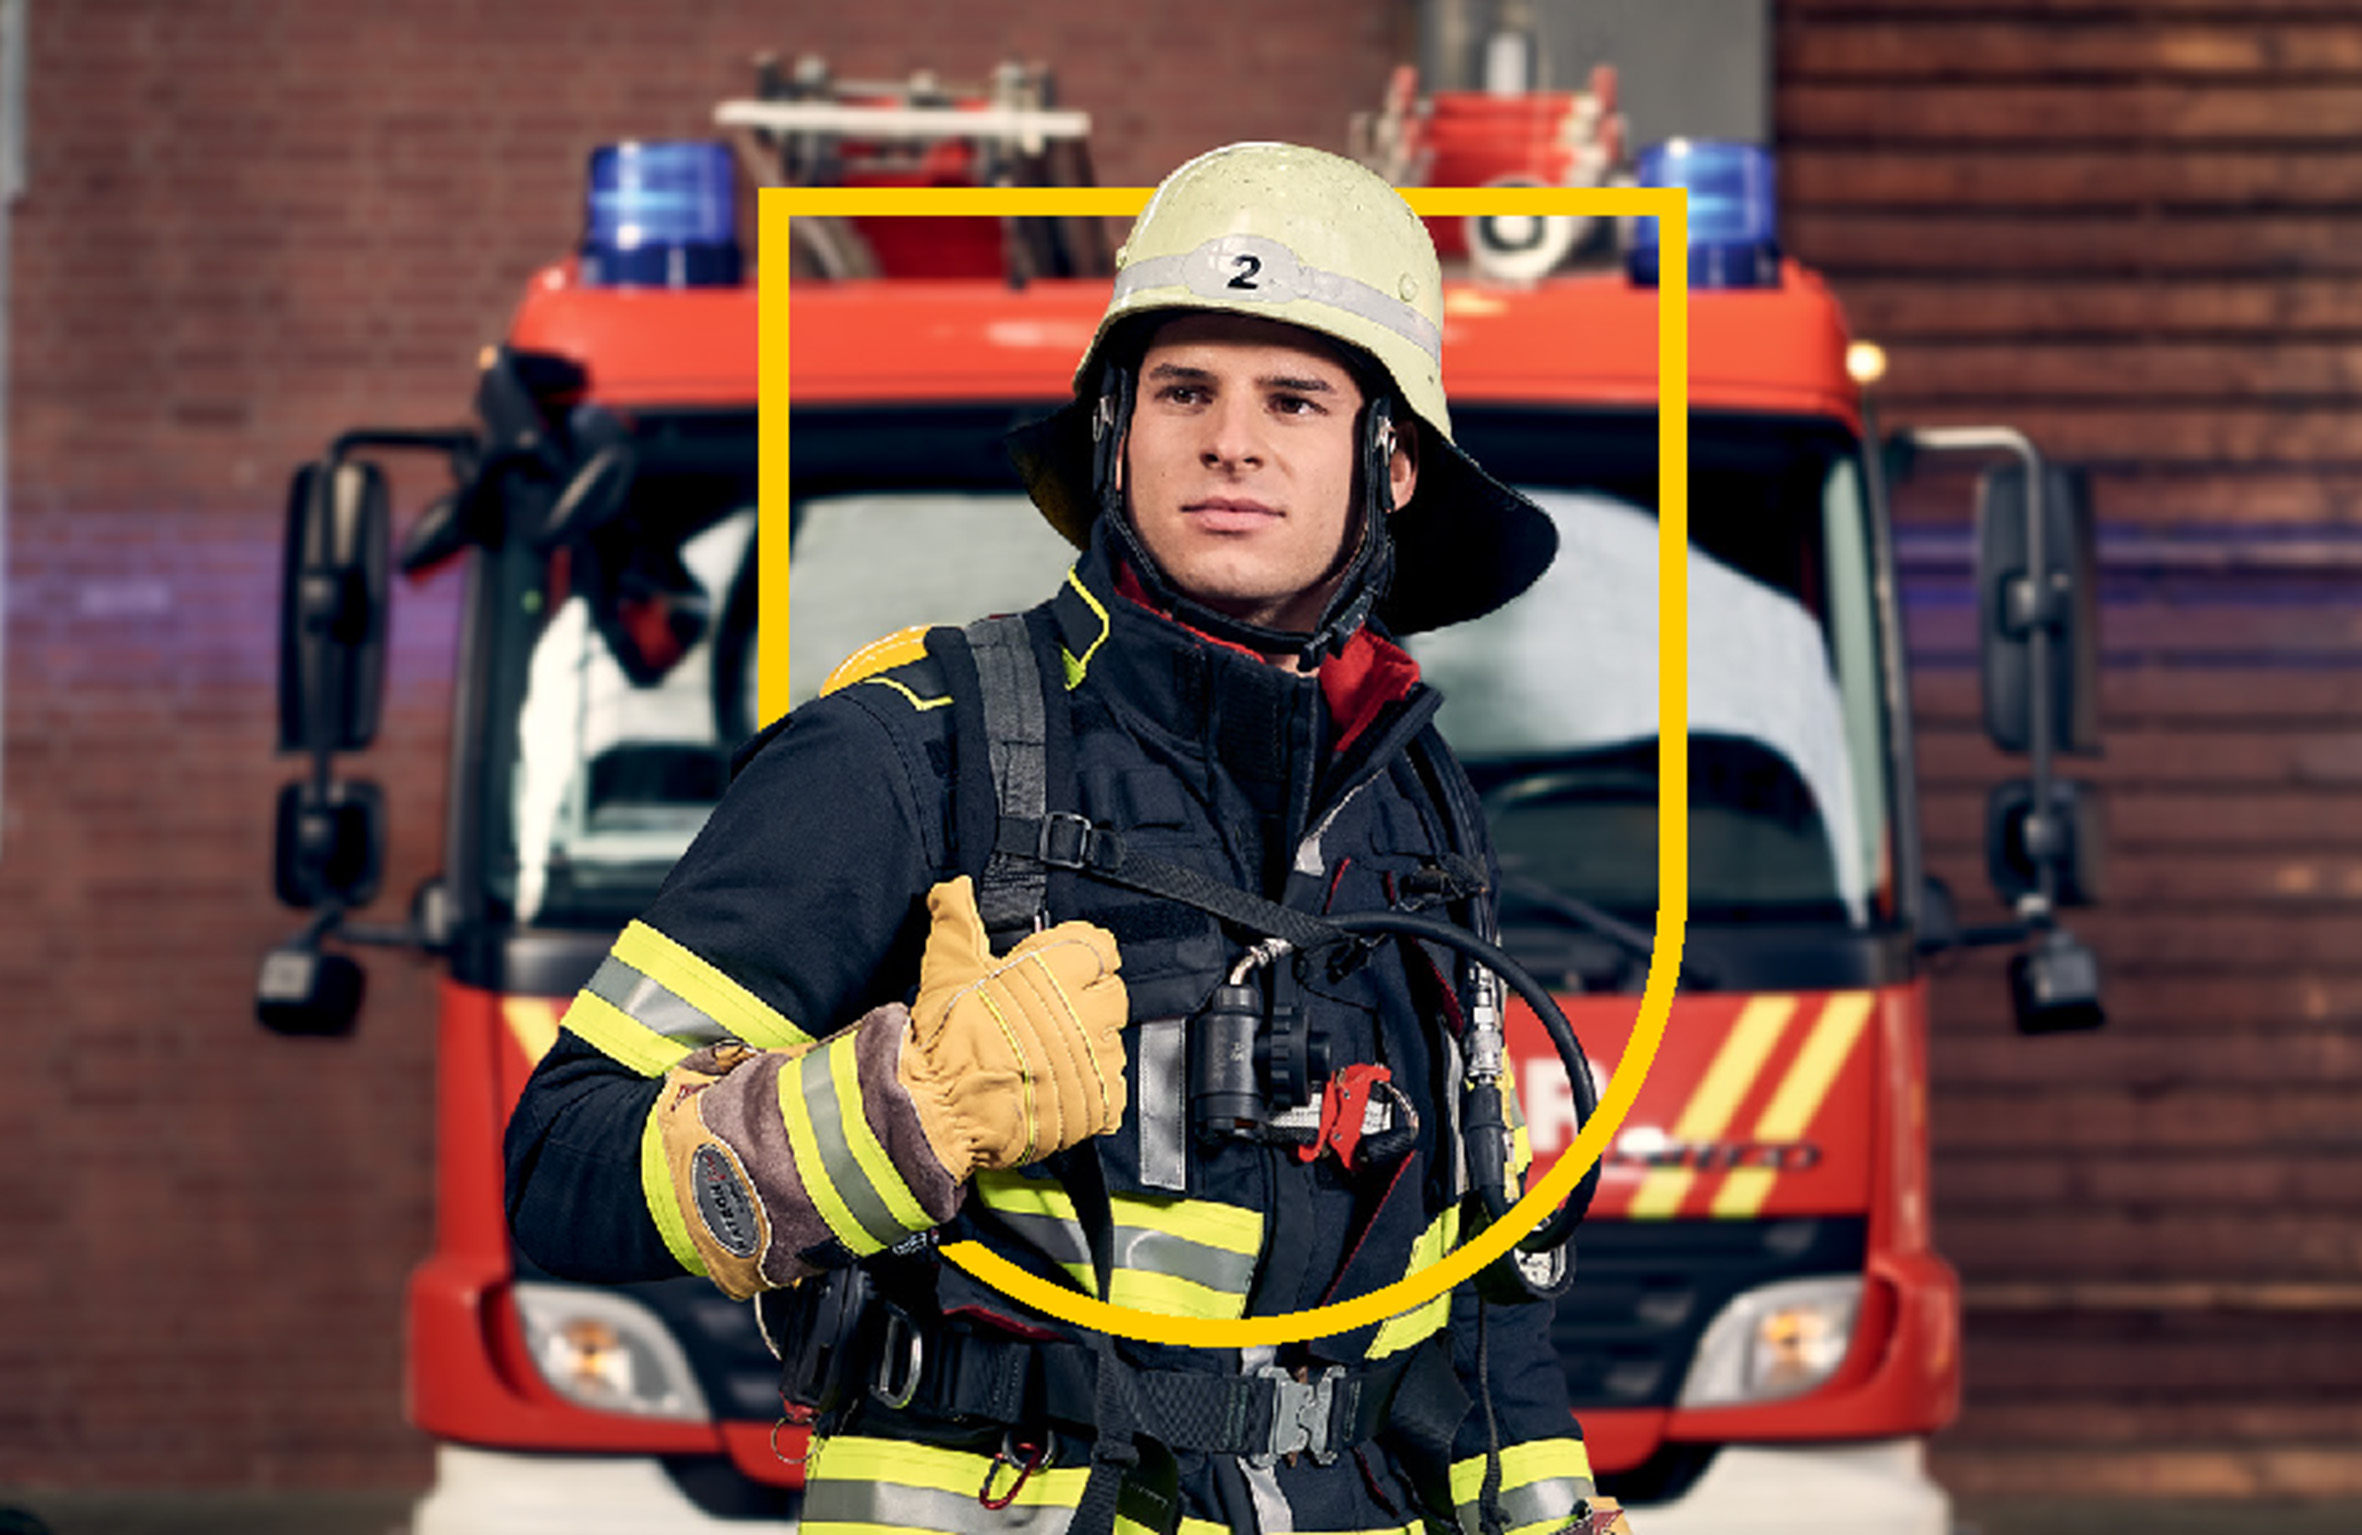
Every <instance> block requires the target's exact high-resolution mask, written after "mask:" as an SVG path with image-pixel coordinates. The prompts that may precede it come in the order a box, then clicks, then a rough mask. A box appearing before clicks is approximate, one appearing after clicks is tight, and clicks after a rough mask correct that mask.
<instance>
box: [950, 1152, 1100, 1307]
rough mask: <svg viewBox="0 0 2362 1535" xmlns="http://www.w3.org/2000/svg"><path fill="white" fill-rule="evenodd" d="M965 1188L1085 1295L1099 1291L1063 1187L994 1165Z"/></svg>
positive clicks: (1088, 1241)
mask: <svg viewBox="0 0 2362 1535" xmlns="http://www.w3.org/2000/svg"><path fill="white" fill-rule="evenodd" d="M968 1188H969V1191H970V1192H971V1193H972V1194H974V1196H975V1197H976V1199H977V1200H978V1201H979V1202H981V1203H982V1204H983V1205H984V1206H985V1207H986V1208H987V1209H989V1210H991V1211H992V1213H993V1214H994V1215H995V1216H997V1217H999V1219H1000V1221H1001V1224H1003V1225H1005V1226H1007V1227H1008V1228H1009V1230H1011V1231H1012V1232H1014V1233H1016V1234H1017V1235H1018V1236H1019V1237H1021V1238H1023V1239H1024V1241H1025V1244H1026V1245H1027V1246H1029V1247H1031V1248H1032V1249H1033V1250H1034V1251H1036V1252H1038V1253H1040V1254H1041V1255H1042V1256H1043V1257H1045V1258H1047V1259H1049V1260H1050V1261H1051V1262H1052V1263H1055V1264H1057V1265H1058V1266H1059V1267H1060V1268H1062V1269H1064V1270H1066V1272H1067V1273H1068V1274H1069V1275H1071V1276H1072V1277H1073V1279H1074V1282H1075V1287H1076V1288H1077V1289H1080V1290H1081V1291H1082V1292H1083V1293H1084V1294H1086V1295H1089V1294H1091V1293H1093V1292H1094V1291H1096V1290H1097V1289H1098V1278H1097V1273H1096V1270H1094V1268H1093V1267H1092V1264H1091V1239H1090V1237H1089V1236H1087V1235H1086V1234H1085V1233H1084V1231H1083V1223H1082V1222H1081V1221H1080V1220H1078V1219H1077V1218H1076V1217H1075V1213H1074V1200H1073V1199H1072V1198H1071V1197H1070V1196H1069V1195H1068V1194H1067V1192H1066V1190H1065V1189H1063V1188H1061V1187H1059V1186H1058V1185H1057V1184H1055V1183H1052V1182H1051V1181H1049V1180H1048V1179H1047V1178H1028V1177H1026V1176H1025V1175H1024V1174H1022V1173H1019V1172H1015V1171H1013V1170H1002V1169H997V1168H988V1169H986V1170H985V1171H983V1172H980V1173H978V1174H976V1176H975V1178H974V1179H973V1180H971V1181H970V1183H969V1185H968Z"/></svg>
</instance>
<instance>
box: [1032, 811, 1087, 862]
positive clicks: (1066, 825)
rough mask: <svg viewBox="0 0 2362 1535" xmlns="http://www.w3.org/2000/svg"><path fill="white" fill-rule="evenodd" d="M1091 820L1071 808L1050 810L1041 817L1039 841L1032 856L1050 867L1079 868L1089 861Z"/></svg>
mask: <svg viewBox="0 0 2362 1535" xmlns="http://www.w3.org/2000/svg"><path fill="white" fill-rule="evenodd" d="M1092 830H1093V828H1092V826H1091V820H1090V817H1088V816H1080V815H1076V814H1075V813H1074V812H1073V811H1071V810H1053V811H1051V812H1050V813H1049V814H1048V815H1045V816H1043V817H1042V834H1041V840H1040V842H1039V843H1038V844H1037V845H1036V847H1035V849H1034V856H1035V857H1037V858H1039V859H1040V860H1041V861H1042V862H1043V863H1046V864H1048V865H1049V866H1050V867H1051V868H1053V869H1080V868H1083V867H1085V866H1086V865H1087V863H1088V862H1089V860H1088V857H1087V856H1086V855H1087V854H1088V853H1089V851H1090V846H1091V832H1092Z"/></svg>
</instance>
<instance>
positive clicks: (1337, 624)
mask: <svg viewBox="0 0 2362 1535" xmlns="http://www.w3.org/2000/svg"><path fill="white" fill-rule="evenodd" d="M1132 398H1133V396H1132V370H1131V369H1129V368H1126V367H1121V366H1118V365H1115V364H1112V363H1111V364H1110V365H1109V366H1108V367H1107V369H1106V370H1105V372H1104V374H1103V375H1102V377H1101V382H1100V388H1099V403H1098V407H1097V409H1096V410H1095V411H1094V412H1093V413H1092V416H1091V443H1092V450H1091V479H1092V487H1093V489H1094V490H1095V491H1096V493H1097V495H1098V500H1099V515H1100V517H1101V518H1102V519H1104V520H1105V521H1106V523H1107V525H1108V526H1109V528H1111V529H1112V530H1113V531H1114V533H1115V536H1116V541H1117V543H1118V544H1119V545H1121V547H1122V549H1123V552H1124V557H1125V559H1127V560H1129V561H1130V562H1131V565H1132V570H1133V573H1134V574H1135V575H1137V576H1138V577H1139V578H1140V585H1141V586H1142V587H1143V588H1144V589H1145V590H1146V591H1147V593H1148V595H1149V596H1151V597H1153V598H1154V599H1156V602H1157V604H1158V605H1159V606H1160V607H1163V608H1164V609H1165V610H1166V611H1168V612H1170V613H1171V614H1172V615H1173V616H1174V617H1175V618H1178V619H1180V620H1181V621H1182V622H1183V623H1185V624H1187V625H1189V626H1190V627H1191V628H1192V629H1195V630H1197V631H1199V632H1200V633H1202V634H1209V635H1212V636H1213V637H1214V638H1215V639H1218V640H1225V641H1228V642H1229V643H1231V644H1233V645H1243V646H1245V647H1246V648H1247V649H1249V650H1253V651H1258V652H1260V653H1261V654H1263V655H1267V656H1285V655H1292V656H1294V657H1295V658H1296V662H1297V664H1298V665H1299V666H1301V667H1303V668H1304V669H1305V670H1307V671H1309V670H1311V669H1312V668H1314V667H1316V666H1318V665H1319V664H1320V662H1321V660H1322V658H1323V657H1326V656H1332V655H1340V654H1342V653H1343V652H1344V649H1345V643H1346V641H1348V640H1350V639H1352V638H1353V636H1354V633H1355V632H1356V631H1357V630H1359V629H1360V628H1361V626H1362V625H1363V624H1364V623H1366V622H1367V621H1368V620H1369V616H1370V610H1371V609H1372V608H1374V607H1375V606H1377V603H1378V599H1379V598H1380V597H1383V596H1384V595H1386V588H1387V585H1388V583H1389V582H1391V581H1392V580H1393V578H1394V540H1393V539H1392V538H1391V537H1390V536H1389V535H1388V534H1387V531H1386V514H1387V513H1388V512H1390V511H1392V510H1393V507H1392V505H1391V502H1392V500H1393V497H1392V494H1391V490H1392V481H1391V475H1390V470H1391V467H1392V464H1393V460H1394V447H1395V428H1394V418H1393V410H1392V408H1391V406H1390V405H1389V404H1388V401H1387V399H1386V397H1385V396H1384V395H1383V394H1372V395H1371V396H1370V402H1369V404H1368V405H1367V406H1365V407H1363V409H1362V413H1361V420H1360V421H1359V423H1358V424H1357V425H1358V431H1357V433H1356V435H1357V437H1358V439H1359V447H1360V452H1359V454H1358V455H1357V458H1356V462H1355V464H1354V474H1353V480H1354V484H1353V491H1352V495H1353V499H1354V500H1355V501H1356V502H1358V503H1359V504H1360V506H1361V508H1362V533H1361V542H1360V544H1359V546H1358V547H1356V548H1355V550H1354V552H1353V558H1352V560H1351V561H1349V562H1348V563H1347V564H1346V567H1345V573H1344V578H1343V579H1342V580H1341V581H1339V582H1338V583H1337V590H1336V591H1335V592H1334V593H1332V594H1331V595H1330V597H1329V600H1328V603H1327V605H1326V606H1325V607H1324V608H1323V609H1322V611H1321V615H1320V621H1319V622H1318V623H1317V624H1315V625H1314V626H1313V628H1312V630H1311V631H1310V632H1309V633H1307V632H1304V631H1301V630H1294V629H1273V628H1270V627H1268V626H1266V625H1263V624H1255V623H1249V622H1247V621H1246V620H1245V619H1243V618H1234V617H1232V616H1231V615H1230V614H1228V613H1224V612H1220V611H1219V610H1217V609H1214V608H1211V607H1208V606H1207V605H1206V604H1204V603H1203V602H1200V601H1198V600H1197V599H1196V598H1194V597H1191V596H1189V595H1188V594H1187V593H1185V592H1183V591H1181V590H1180V589H1179V588H1177V587H1176V586H1174V585H1173V583H1172V581H1171V580H1170V579H1169V578H1168V577H1167V576H1166V575H1165V573H1164V571H1163V569H1162V568H1161V567H1159V566H1158V564H1157V563H1156V560H1155V558H1154V557H1153V556H1151V555H1150V554H1149V552H1148V546H1147V544H1146V543H1145V542H1143V541H1142V539H1141V537H1140V534H1139V530H1138V529H1136V528H1134V527H1133V526H1132V518H1131V514H1130V508H1129V507H1128V505H1127V504H1126V498H1125V495H1124V489H1123V485H1122V483H1121V476H1120V475H1118V473H1117V468H1118V466H1119V465H1120V463H1121V462H1122V457H1123V451H1124V441H1125V438H1126V437H1128V436H1129V435H1130V433H1131V428H1132Z"/></svg>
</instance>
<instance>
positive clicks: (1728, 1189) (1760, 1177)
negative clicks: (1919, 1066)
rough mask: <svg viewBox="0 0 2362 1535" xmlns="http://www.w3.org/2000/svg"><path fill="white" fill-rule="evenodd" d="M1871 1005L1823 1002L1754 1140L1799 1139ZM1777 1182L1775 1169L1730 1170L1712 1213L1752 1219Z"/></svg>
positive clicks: (1855, 994)
mask: <svg viewBox="0 0 2362 1535" xmlns="http://www.w3.org/2000/svg"><path fill="white" fill-rule="evenodd" d="M1876 1000H1877V999H1876V998H1874V997H1873V996H1872V995H1871V994H1870V993H1868V992H1866V991H1848V992H1841V993H1839V994H1838V995H1836V996H1834V997H1831V998H1830V999H1829V1003H1828V1005H1827V1006H1826V1007H1824V1008H1822V1009H1821V1016H1820V1018H1819V1020H1818V1021H1816V1022H1815V1023H1814V1024H1813V1031H1812V1033H1811V1034H1809V1035H1807V1036H1806V1038H1805V1041H1804V1048H1803V1049H1802V1050H1799V1051H1797V1052H1796V1059H1795V1061H1794V1062H1792V1063H1791V1064H1790V1065H1789V1067H1788V1074H1787V1076H1786V1077H1784V1078H1782V1079H1781V1082H1780V1089H1779V1091H1778V1092H1776V1093H1774V1094H1772V1100H1771V1102H1770V1103H1769V1104H1768V1105H1766V1106H1765V1108H1764V1111H1763V1115H1762V1117H1761V1118H1759V1119H1757V1120H1756V1121H1755V1137H1754V1138H1755V1139H1756V1140H1757V1141H1794V1140H1801V1139H1803V1137H1804V1132H1805V1131H1806V1130H1807V1129H1809V1128H1810V1127H1811V1125H1812V1122H1813V1116H1814V1115H1815V1114H1818V1113H1819V1112H1820V1111H1821V1104H1822V1102H1823V1101H1824V1100H1826V1099H1827V1098H1828V1096H1829V1088H1830V1085H1831V1084H1832V1083H1834V1082H1835V1081H1836V1080H1837V1073H1838V1070H1839V1068H1841V1067H1842V1066H1844V1065H1845V1061H1846V1057H1847V1056H1849V1055H1851V1054H1853V1048H1854V1043H1855V1041H1857V1040H1859V1039H1860V1038H1861V1037H1862V1029H1863V1026H1864V1025H1866V1024H1868V1023H1869V1021H1870V1011H1871V1008H1872V1006H1873V1005H1874V1003H1875V1002H1876ZM1778 1177H1779V1171H1778V1169H1776V1168H1770V1167H1739V1168H1733V1169H1732V1170H1731V1173H1730V1175H1729V1176H1728V1177H1726V1178H1725V1179H1724V1180H1723V1183H1722V1188H1721V1190H1720V1191H1719V1192H1717V1193H1716V1194H1715V1196H1714V1213H1715V1214H1716V1215H1718V1216H1723V1217H1726V1218H1731V1219H1739V1220H1744V1219H1748V1218H1750V1217H1752V1216H1754V1215H1755V1214H1756V1213H1757V1212H1759V1211H1760V1210H1762V1208H1763V1202H1764V1201H1765V1200H1766V1199H1768V1198H1770V1197H1771V1190H1772V1183H1773V1181H1774V1180H1776V1179H1777V1178H1778Z"/></svg>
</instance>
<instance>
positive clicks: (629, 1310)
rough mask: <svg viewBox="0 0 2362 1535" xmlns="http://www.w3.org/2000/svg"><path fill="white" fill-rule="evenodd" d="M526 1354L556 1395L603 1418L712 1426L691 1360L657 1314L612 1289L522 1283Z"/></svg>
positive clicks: (519, 1285) (519, 1296)
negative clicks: (615, 1415) (630, 1416)
mask: <svg viewBox="0 0 2362 1535" xmlns="http://www.w3.org/2000/svg"><path fill="white" fill-rule="evenodd" d="M512 1293H513V1294H514V1295H515V1296H516V1298H517V1317H518V1319H519V1320H520V1321H522V1322H523V1323H524V1324H525V1348H526V1351H527V1352H528V1353H530V1354H531V1355H532V1356H533V1364H534V1368H536V1369H538V1370H540V1371H541V1378H542V1379H543V1380H546V1381H548V1382H549V1383H550V1387H551V1389H553V1390H555V1391H556V1392H557V1393H558V1395H560V1396H562V1397H564V1398H566V1399H567V1400H568V1401H570V1402H574V1403H577V1404H579V1405H581V1406H584V1407H592V1408H597V1409H598V1410H600V1411H602V1412H628V1413H635V1414H637V1415H639V1416H641V1417H646V1418H685V1419H689V1420H691V1421H693V1422H704V1421H705V1420H707V1419H708V1418H710V1417H711V1416H712V1414H711V1413H709V1412H708V1411H707V1410H706V1406H705V1393H704V1392H702V1391H700V1390H698V1389H697V1377H696V1376H695V1375H694V1374H693V1373H692V1372H691V1371H690V1369H689V1356H688V1355H686V1354H684V1353H682V1352H681V1345H680V1344H679V1343H678V1342H677V1341H675V1340H674V1338H673V1335H672V1334H671V1333H670V1332H668V1331H666V1330H665V1326H664V1323H662V1322H661V1321H659V1320H657V1317H656V1314H655V1313H654V1312H652V1311H650V1310H648V1309H647V1308H646V1307H645V1306H642V1305H640V1304H639V1303H638V1302H637V1301H633V1300H627V1299H626V1298H624V1297H623V1296H620V1295H616V1294H613V1293H611V1292H609V1291H605V1290H587V1289H580V1288H577V1287H576V1286H573V1285H553V1284H537V1283H534V1282H532V1281H530V1280H520V1281H519V1282H518V1283H517V1285H516V1287H515V1289H514V1291H513V1292H512Z"/></svg>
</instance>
